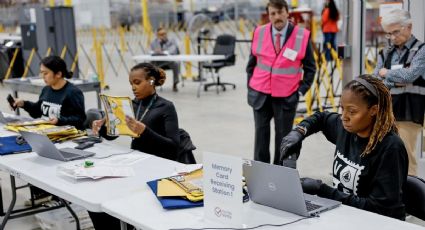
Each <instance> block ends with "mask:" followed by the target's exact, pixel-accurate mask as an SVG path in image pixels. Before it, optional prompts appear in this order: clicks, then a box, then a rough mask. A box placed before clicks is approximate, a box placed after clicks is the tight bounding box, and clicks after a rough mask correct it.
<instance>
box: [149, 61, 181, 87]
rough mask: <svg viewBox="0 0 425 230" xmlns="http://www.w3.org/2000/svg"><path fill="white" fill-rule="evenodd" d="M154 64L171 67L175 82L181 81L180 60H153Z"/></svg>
mask: <svg viewBox="0 0 425 230" xmlns="http://www.w3.org/2000/svg"><path fill="white" fill-rule="evenodd" d="M152 65H155V66H157V67H159V68H161V69H171V70H172V71H173V84H177V83H178V82H179V74H180V62H174V61H153V62H152Z"/></svg>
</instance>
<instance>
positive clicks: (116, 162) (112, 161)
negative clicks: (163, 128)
mask: <svg viewBox="0 0 425 230" xmlns="http://www.w3.org/2000/svg"><path fill="white" fill-rule="evenodd" d="M149 157H150V156H149V155H147V154H143V153H131V154H122V155H115V156H111V157H109V158H106V159H105V160H102V161H100V162H99V164H101V165H110V166H130V165H134V164H136V163H137V162H139V161H141V160H145V159H148V158H149Z"/></svg>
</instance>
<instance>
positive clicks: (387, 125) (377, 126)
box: [344, 74, 398, 157]
mask: <svg viewBox="0 0 425 230" xmlns="http://www.w3.org/2000/svg"><path fill="white" fill-rule="evenodd" d="M359 78H361V79H363V80H365V81H367V82H368V83H369V84H370V85H372V86H373V87H374V88H375V89H376V93H377V96H375V95H374V94H373V93H372V92H371V91H370V90H369V89H367V88H366V87H365V86H364V85H362V84H361V83H360V82H358V81H356V80H353V81H350V82H349V83H348V84H347V85H346V86H345V87H344V90H351V91H352V92H354V93H355V94H356V95H358V96H360V97H361V98H362V99H363V100H364V101H365V102H366V103H367V104H368V108H370V107H372V106H373V105H378V112H377V114H376V117H375V123H374V125H373V128H372V133H371V134H370V137H369V142H368V143H367V146H366V148H365V150H364V151H363V152H362V154H361V156H362V157H364V156H366V155H367V154H369V153H370V152H371V151H372V150H373V149H374V148H375V146H376V145H377V144H378V142H381V141H382V139H383V138H384V137H385V135H387V133H389V132H390V131H395V132H396V133H398V130H397V127H396V125H395V118H394V114H393V108H392V100H391V94H390V91H389V90H388V88H387V87H386V86H385V85H384V84H383V83H382V81H381V80H379V79H377V78H375V77H373V76H372V75H369V74H364V75H361V76H359Z"/></svg>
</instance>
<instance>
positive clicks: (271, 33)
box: [246, 0, 316, 167]
mask: <svg viewBox="0 0 425 230" xmlns="http://www.w3.org/2000/svg"><path fill="white" fill-rule="evenodd" d="M266 9H267V13H268V15H269V19H270V23H268V24H266V25H263V26H259V27H257V28H256V29H255V31H254V36H253V39H252V47H251V55H250V58H249V61H248V65H247V68H246V71H247V74H248V104H249V105H250V106H251V107H252V108H253V110H254V122H255V146H254V160H258V161H262V162H267V163H270V150H269V146H270V120H271V119H272V118H274V123H275V149H274V152H275V156H274V161H273V163H274V164H279V159H280V154H279V149H280V146H279V145H280V142H281V140H282V138H283V137H284V136H285V135H286V134H288V133H289V131H291V129H292V124H293V122H294V118H295V113H296V109H297V104H298V99H299V97H300V96H301V95H304V94H305V93H306V92H307V91H308V89H309V88H310V86H311V84H312V83H313V79H314V75H315V72H316V64H315V61H314V58H313V49H312V45H311V42H310V31H308V30H306V29H304V28H301V27H298V26H294V25H293V24H291V23H290V22H289V21H288V16H289V13H288V3H287V2H286V1H285V0H269V3H268V4H267V7H266ZM294 162H295V161H293V160H287V161H284V165H287V166H292V167H294V165H293V164H294Z"/></svg>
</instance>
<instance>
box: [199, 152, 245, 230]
mask: <svg viewBox="0 0 425 230" xmlns="http://www.w3.org/2000/svg"><path fill="white" fill-rule="evenodd" d="M203 159H204V162H203V169H204V186H203V189H204V212H205V213H204V214H205V217H206V218H208V219H211V220H213V221H217V222H221V223H223V224H226V225H231V226H235V227H241V226H242V204H243V202H242V159H241V158H237V157H233V156H227V155H222V154H216V153H204V155H203Z"/></svg>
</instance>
